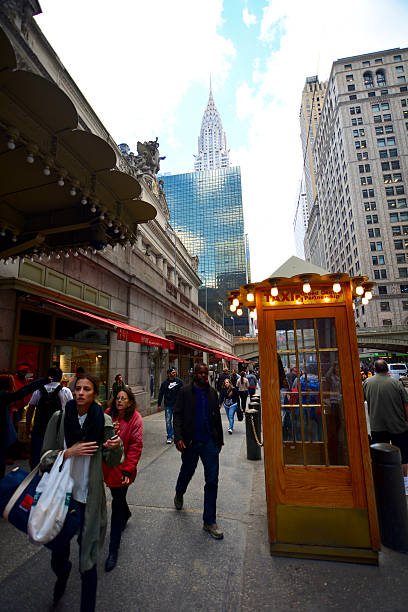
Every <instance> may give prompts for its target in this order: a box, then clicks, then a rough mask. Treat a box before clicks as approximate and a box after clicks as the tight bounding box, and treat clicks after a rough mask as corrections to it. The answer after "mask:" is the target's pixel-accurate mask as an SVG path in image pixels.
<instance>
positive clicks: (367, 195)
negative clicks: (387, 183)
mask: <svg viewBox="0 0 408 612" xmlns="http://www.w3.org/2000/svg"><path fill="white" fill-rule="evenodd" d="M361 193H362V196H363V198H373V197H374V189H362V191H361Z"/></svg>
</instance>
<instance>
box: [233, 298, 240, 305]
mask: <svg viewBox="0 0 408 612" xmlns="http://www.w3.org/2000/svg"><path fill="white" fill-rule="evenodd" d="M232 305H233V306H239V299H238V298H234V299H233V300H232Z"/></svg>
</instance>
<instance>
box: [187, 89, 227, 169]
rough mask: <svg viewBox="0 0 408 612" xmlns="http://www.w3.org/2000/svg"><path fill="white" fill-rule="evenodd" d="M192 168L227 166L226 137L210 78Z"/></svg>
mask: <svg viewBox="0 0 408 612" xmlns="http://www.w3.org/2000/svg"><path fill="white" fill-rule="evenodd" d="M194 157H195V162H194V170H195V171H197V170H215V169H216V168H228V167H229V150H228V149H227V138H226V136H225V132H224V131H223V129H222V121H221V117H220V114H219V112H218V110H217V107H216V106H215V102H214V98H213V93H212V87H211V78H210V95H209V97H208V104H207V108H206V109H205V111H204V115H203V120H202V122H201V132H200V136H199V137H198V154H197V155H195V156H194Z"/></svg>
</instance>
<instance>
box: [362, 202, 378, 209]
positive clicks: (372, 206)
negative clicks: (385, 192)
mask: <svg viewBox="0 0 408 612" xmlns="http://www.w3.org/2000/svg"><path fill="white" fill-rule="evenodd" d="M364 210H367V211H368V210H377V205H376V203H375V202H364Z"/></svg>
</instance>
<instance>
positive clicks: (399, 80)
mask: <svg viewBox="0 0 408 612" xmlns="http://www.w3.org/2000/svg"><path fill="white" fill-rule="evenodd" d="M405 81H406V79H405V76H399V77H397V82H398V83H405Z"/></svg>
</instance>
